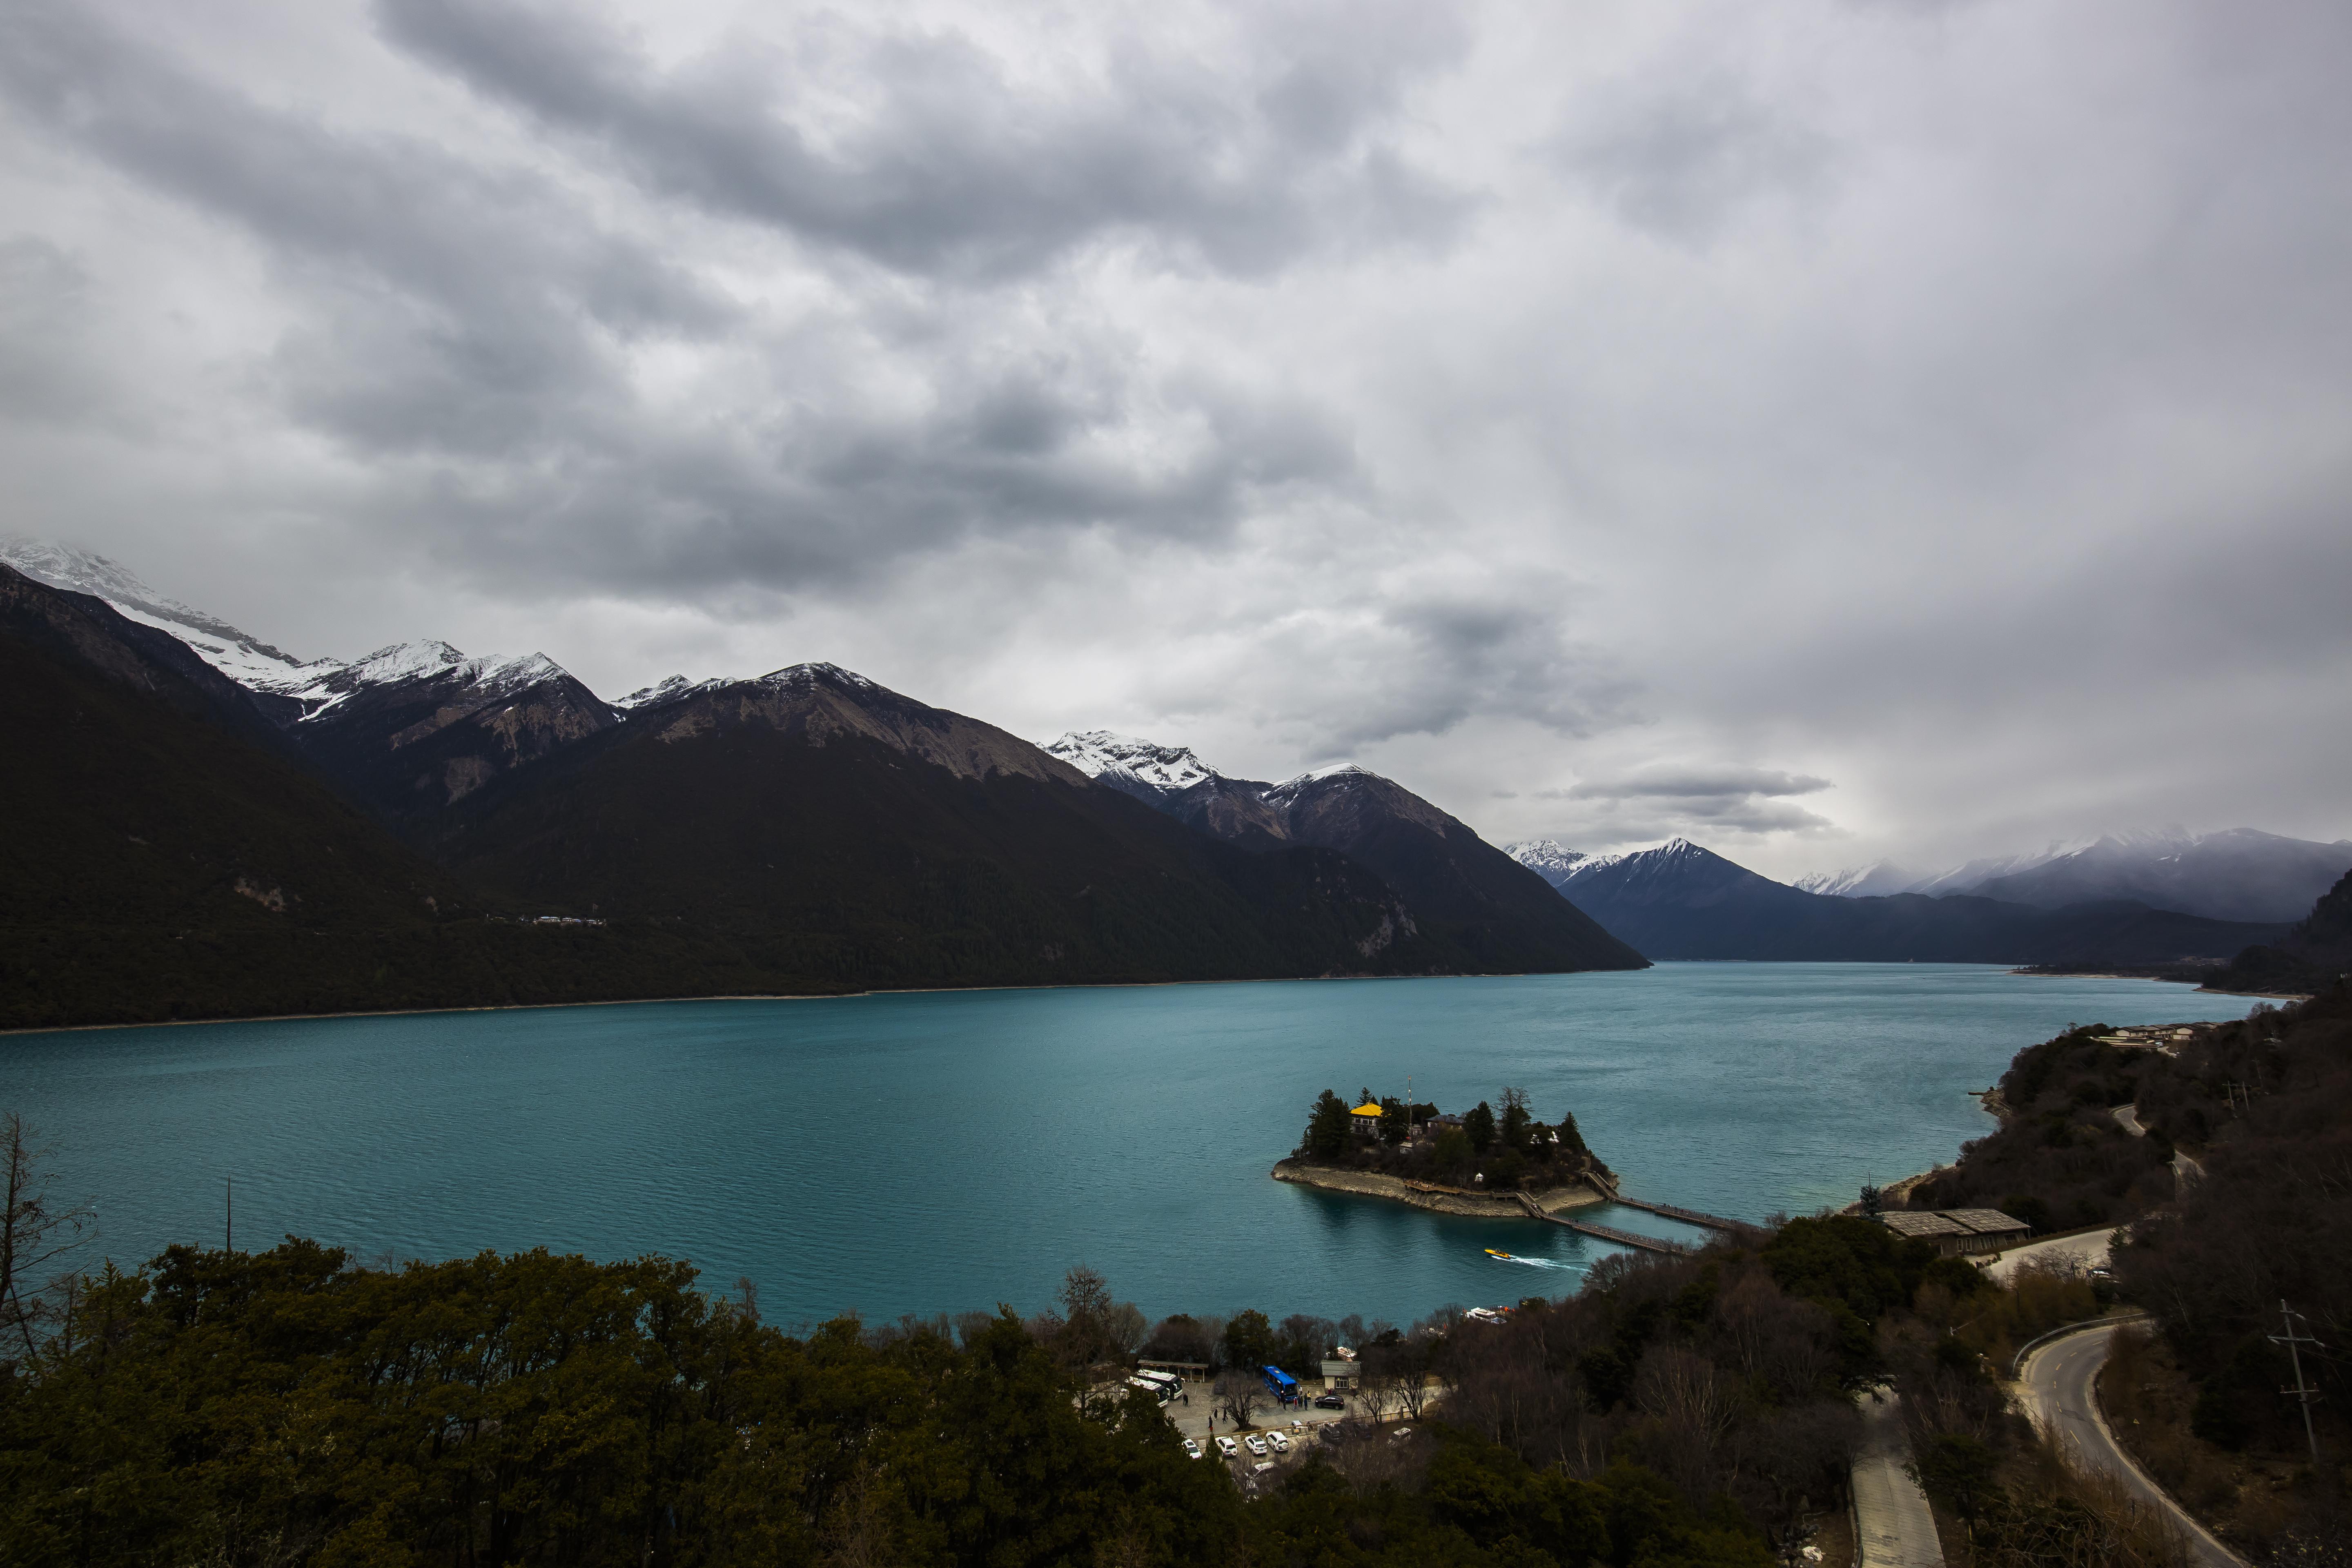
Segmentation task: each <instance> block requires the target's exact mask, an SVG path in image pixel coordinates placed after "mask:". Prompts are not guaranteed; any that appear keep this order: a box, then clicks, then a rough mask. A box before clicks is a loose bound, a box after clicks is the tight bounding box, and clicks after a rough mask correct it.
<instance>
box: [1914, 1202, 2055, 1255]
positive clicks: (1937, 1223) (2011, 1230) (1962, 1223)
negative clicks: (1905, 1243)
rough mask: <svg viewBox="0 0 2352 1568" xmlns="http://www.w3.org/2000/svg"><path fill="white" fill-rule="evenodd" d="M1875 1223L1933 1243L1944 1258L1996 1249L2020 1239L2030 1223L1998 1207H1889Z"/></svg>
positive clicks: (2028, 1233)
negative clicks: (2012, 1216) (2007, 1213)
mask: <svg viewBox="0 0 2352 1568" xmlns="http://www.w3.org/2000/svg"><path fill="white" fill-rule="evenodd" d="M1878 1223H1879V1224H1881V1225H1883V1226H1885V1227H1886V1228H1887V1229H1889V1230H1891V1231H1893V1232H1894V1233H1895V1235H1897V1236H1905V1237H1911V1238H1912V1239H1913V1240H1916V1241H1925V1242H1928V1243H1931V1244H1933V1246H1934V1247H1935V1248H1936V1250H1937V1251H1938V1252H1940V1253H1942V1254H1944V1256H1946V1257H1947V1258H1956V1257H1958V1256H1959V1255H1960V1254H1962V1253H1967V1252H1999V1251H2000V1249H2001V1248H2002V1247H2008V1246H2011V1244H2013V1243H2015V1242H2019V1241H2022V1240H2023V1239H2024V1238H2025V1237H2027V1236H2028V1235H2030V1234H2031V1233H2032V1229H2033V1227H2032V1226H2030V1225H2027V1224H2026V1223H2025V1222H2024V1221H2023V1220H2021V1219H2013V1218H2011V1216H2010V1215H2005V1214H2002V1213H2001V1212H2000V1210H1999V1209H1888V1210H1886V1211H1885V1213H1883V1214H1881V1215H1879V1216H1878Z"/></svg>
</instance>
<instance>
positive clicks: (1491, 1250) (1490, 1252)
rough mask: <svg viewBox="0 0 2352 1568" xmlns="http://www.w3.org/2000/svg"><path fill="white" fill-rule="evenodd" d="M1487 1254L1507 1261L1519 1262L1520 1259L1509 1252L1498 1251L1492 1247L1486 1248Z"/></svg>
mask: <svg viewBox="0 0 2352 1568" xmlns="http://www.w3.org/2000/svg"><path fill="white" fill-rule="evenodd" d="M1486 1256H1487V1257H1489V1258H1501V1259H1502V1260H1503V1261H1504V1262H1506V1263H1517V1261H1518V1259H1517V1258H1514V1257H1512V1256H1511V1255H1510V1254H1509V1253H1507V1252H1497V1251H1496V1250H1495V1249H1494V1248H1493V1247H1488V1248H1486Z"/></svg>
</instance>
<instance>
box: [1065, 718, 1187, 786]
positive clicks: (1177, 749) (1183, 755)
mask: <svg viewBox="0 0 2352 1568" xmlns="http://www.w3.org/2000/svg"><path fill="white" fill-rule="evenodd" d="M1045 752H1046V753H1047V754H1048V755H1049V756H1055V757H1059V758H1061V760H1062V761H1064V762H1066V763H1069V764H1070V765H1071V766H1072V767H1074V768H1076V769H1077V770H1078V772H1080V773H1084V774H1086V775H1087V777H1088V778H1090V779H1099V778H1102V777H1103V776H1104V775H1106V774H1116V775H1118V776H1120V777H1123V778H1126V779H1129V780H1131V781H1133V782H1134V783H1137V784H1145V785H1149V786H1150V788H1152V789H1156V790H1168V791H1175V790H1186V789H1191V788H1192V786H1193V785H1194V784H1206V783H1208V782H1209V781H1210V780H1211V779H1213V778H1216V777H1218V776H1220V775H1219V774H1218V773H1217V770H1216V769H1214V768H1213V767H1211V766H1210V765H1209V764H1208V763H1204V762H1202V760H1201V759H1200V758H1199V757H1198V756H1196V755H1194V754H1193V752H1192V749H1191V748H1190V747H1187V746H1162V745H1159V744H1156V743H1154V742H1150V741H1144V740H1139V739H1137V738H1136V737H1135V736H1133V735H1121V734H1118V733H1115V732H1114V731H1109V730H1084V731H1070V732H1069V733H1067V734H1066V735H1064V736H1063V737H1062V738H1061V739H1060V740H1058V741H1055V742H1052V743H1050V744H1049V745H1047V746H1046V747H1045Z"/></svg>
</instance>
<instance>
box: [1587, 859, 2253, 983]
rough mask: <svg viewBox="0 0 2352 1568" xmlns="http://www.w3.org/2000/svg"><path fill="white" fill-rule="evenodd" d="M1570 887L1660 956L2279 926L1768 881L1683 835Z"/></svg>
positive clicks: (2013, 956) (1918, 958)
mask: <svg viewBox="0 0 2352 1568" xmlns="http://www.w3.org/2000/svg"><path fill="white" fill-rule="evenodd" d="M1556 881H1557V884H1558V886H1559V889H1560V891H1561V893H1562V894H1563V895H1564V896H1565V897H1568V898H1570V899H1572V900H1575V901H1576V903H1577V904H1578V905H1579V907H1580V908H1582V909H1583V910H1585V911H1586V912H1587V913H1589V914H1591V916H1593V918H1595V919H1596V920H1598V921H1601V924H1602V925H1603V926H1606V927H1607V928H1608V929H1609V930H1610V931H1612V933H1614V934H1615V935H1617V936H1619V937H1620V938H1622V939H1623V940H1624V941H1626V942H1631V943H1633V945H1634V946H1636V947H1639V948H1640V949H1641V950H1642V951H1643V952H1646V953H1649V954H1650V955H1651V956H1652V957H1654V958H1669V959H1733V960H1738V959H1746V960H1777V961H1783V962H1876V963H1901V962H1906V961H1909V962H1916V963H2067V962H2075V961H2087V962H2096V963H2174V962H2179V961H2180V960H2182V959H2184V958H2189V957H2205V958H2209V959H2210V958H2212V957H2214V956H2215V955H2218V954H2221V953H2225V952H2234V951H2236V950H2237V949H2238V948H2240V947H2242V946H2243V945H2244V944H2246V943H2247V942H2256V941H2264V940H2268V939H2269V937H2272V936H2275V935H2276V934H2277V933H2278V931H2280V929H2281V928H2279V927H2277V926H2272V925H2263V924H2255V923H2244V922H2238V921H2210V920H2203V919H2200V918H2199V917H2196V916H2192V915H2182V914H2175V913H2172V912H2169V911H2167V910H2152V909H2149V908H2148V907H2147V905H2145V904H2139V903H2134V902H2130V901H2128V900H2110V901H2105V902H2098V903H2084V904H2077V905H2074V906H2071V907H2069V908H2066V909H2060V910H2042V909H2035V908H2032V907H2030V906H2027V905H2022V904H2010V903H2003V902H2000V901H1999V900H1992V899H1982V898H1974V897H1968V896H1960V895H1954V896H1950V897H1946V898H1935V899H1931V898H1927V897H1924V896H1922V895H1919V894H1916V893H1906V894H1896V895H1893V896H1890V897H1883V898H1866V899H1847V898H1837V897H1833V896H1830V895H1827V894H1821V893H1808V892H1805V891H1803V890H1801V889H1796V888H1791V887H1789V886H1786V885H1785V884H1783V883H1780V882H1775V881H1772V880H1771V879H1769V878H1765V877H1760V876H1759V875H1757V874H1756V873H1755V872H1753V871H1750V870H1748V869H1747V868H1745V867H1742V866H1738V865H1735V864H1734V863H1732V862H1731V861H1729V860H1727V859H1725V858H1723V857H1722V856H1720V855H1717V854H1715V853H1714V852H1712V851H1711V850H1707V849H1705V848H1702V847H1699V846H1698V845H1696V844H1692V843H1690V842H1689V841H1688V840H1686V839H1679V838H1678V839H1675V841H1673V842H1672V843H1670V844H1666V845H1663V846H1661V847H1658V848H1655V849H1646V850H1642V851H1640V852H1638V853H1635V854H1631V855H1612V856H1601V857H1597V858H1591V859H1586V860H1581V861H1578V862H1576V863H1574V864H1572V865H1570V866H1569V867H1567V868H1565V869H1564V870H1563V871H1561V872H1560V873H1559V874H1558V875H1557V878H1556Z"/></svg>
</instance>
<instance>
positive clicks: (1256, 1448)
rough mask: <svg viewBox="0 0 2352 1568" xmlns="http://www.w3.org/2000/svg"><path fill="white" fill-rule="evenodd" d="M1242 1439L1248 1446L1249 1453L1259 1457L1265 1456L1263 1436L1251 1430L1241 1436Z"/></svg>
mask: <svg viewBox="0 0 2352 1568" xmlns="http://www.w3.org/2000/svg"><path fill="white" fill-rule="evenodd" d="M1242 1441H1243V1442H1244V1444H1246V1445H1247V1446H1248V1447H1249V1451H1250V1452H1251V1453H1253V1454H1255V1455H1256V1456H1257V1457H1258V1458H1261V1459H1263V1458H1265V1438H1263V1437H1261V1436H1258V1435H1257V1434H1256V1433H1255V1432H1253V1433H1251V1434H1250V1435H1249V1436H1246V1437H1244V1438H1243V1439H1242Z"/></svg>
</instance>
